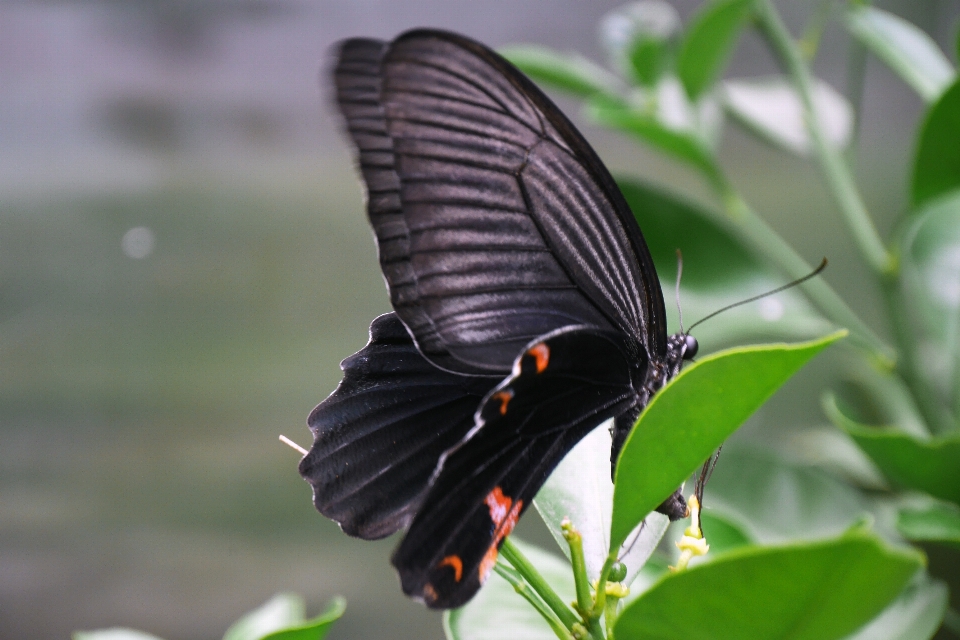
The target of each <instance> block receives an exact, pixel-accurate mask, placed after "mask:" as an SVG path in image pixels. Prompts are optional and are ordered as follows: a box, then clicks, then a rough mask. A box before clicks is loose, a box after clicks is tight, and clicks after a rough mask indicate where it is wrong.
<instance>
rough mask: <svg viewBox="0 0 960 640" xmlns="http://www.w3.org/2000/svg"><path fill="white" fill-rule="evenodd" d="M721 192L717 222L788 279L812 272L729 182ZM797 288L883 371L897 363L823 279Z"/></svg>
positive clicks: (889, 348)
mask: <svg viewBox="0 0 960 640" xmlns="http://www.w3.org/2000/svg"><path fill="white" fill-rule="evenodd" d="M721 189H722V197H723V202H724V206H725V208H726V212H727V216H726V217H725V218H720V219H719V222H721V224H722V225H723V226H724V227H726V228H727V229H728V230H729V231H730V232H732V233H734V234H736V236H737V237H739V238H742V239H743V240H745V241H746V242H748V243H749V245H750V247H751V248H752V249H753V250H754V251H755V252H756V253H757V254H759V255H760V257H762V258H763V259H764V260H766V261H767V262H769V263H771V264H774V265H777V266H778V267H780V269H782V270H783V271H784V273H785V274H786V275H787V276H788V277H790V278H801V277H803V276H805V275H807V274H808V273H810V272H811V271H813V267H812V266H811V265H810V264H809V263H808V262H807V261H806V260H804V259H803V258H802V257H801V256H800V254H799V253H797V251H796V250H795V249H794V248H793V247H792V246H790V244H788V243H787V242H786V241H785V240H784V239H783V238H782V237H780V234H778V233H777V232H776V231H774V230H773V229H772V228H771V227H770V225H768V224H767V223H766V221H765V220H764V219H763V218H761V217H760V216H759V215H758V214H757V213H756V212H755V211H754V210H753V209H752V208H751V207H750V205H749V204H747V202H746V201H744V200H743V198H742V197H740V194H739V193H737V191H736V190H735V189H734V187H733V186H732V185H731V184H730V183H729V182H724V183H723V184H722V186H721ZM800 287H801V289H802V290H803V292H804V293H805V294H806V295H807V297H809V299H810V300H811V302H813V304H815V305H816V306H817V308H818V309H820V311H821V313H823V314H824V315H825V316H826V317H827V318H829V319H830V320H832V321H833V322H835V323H837V324H838V325H840V326H842V327H846V328H847V329H850V334H851V335H850V339H851V341H852V342H853V343H854V344H855V345H856V346H858V347H860V348H861V349H864V350H865V351H867V352H868V353H870V355H872V356H873V358H874V360H876V361H877V362H878V363H880V365H881V366H883V367H884V368H886V369H890V368H892V367H893V364H894V362H895V361H896V355H895V352H894V351H893V349H892V348H891V347H890V346H889V345H887V344H886V343H885V342H884V341H883V340H881V339H880V337H879V336H878V335H877V334H876V333H874V331H873V330H872V329H870V327H868V326H867V325H866V324H865V323H864V322H863V321H862V320H861V319H860V318H859V317H858V316H857V314H856V313H854V312H853V310H852V309H850V307H849V306H847V303H846V302H844V301H843V299H842V298H841V297H840V296H839V295H837V292H836V291H834V290H833V288H831V287H830V285H829V284H827V283H826V281H824V280H823V278H814V279H812V280H808V281H807V282H805V283H803V284H802V285H800Z"/></svg>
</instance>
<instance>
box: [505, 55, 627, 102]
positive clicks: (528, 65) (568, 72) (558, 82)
mask: <svg viewBox="0 0 960 640" xmlns="http://www.w3.org/2000/svg"><path fill="white" fill-rule="evenodd" d="M499 53H500V55H502V56H503V57H504V58H506V59H507V60H509V61H510V62H512V63H513V64H514V65H516V67H517V68H518V69H520V70H521V71H523V72H524V73H525V74H527V75H528V76H530V78H532V79H533V80H535V81H536V82H538V83H543V84H544V85H547V86H550V87H554V88H557V89H561V90H563V91H567V92H569V93H572V94H574V95H577V96H591V95H594V94H598V93H599V94H607V95H610V96H616V95H618V94H619V93H620V92H621V91H622V83H621V82H620V80H619V79H618V78H617V77H616V76H614V75H613V74H612V73H610V72H609V71H607V70H606V69H604V68H603V67H601V66H600V65H598V64H596V63H594V62H591V61H590V60H588V59H587V58H584V57H583V56H581V55H580V54H577V53H560V52H558V51H554V50H553V49H550V48H548V47H541V46H538V45H514V46H509V47H503V48H501V49H500V50H499Z"/></svg>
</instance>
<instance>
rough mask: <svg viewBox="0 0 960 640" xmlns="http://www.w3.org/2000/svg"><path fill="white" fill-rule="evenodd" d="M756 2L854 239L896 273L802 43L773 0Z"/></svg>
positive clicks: (871, 260)
mask: <svg viewBox="0 0 960 640" xmlns="http://www.w3.org/2000/svg"><path fill="white" fill-rule="evenodd" d="M755 6H756V12H757V18H758V21H759V25H760V28H761V30H762V31H763V33H764V35H766V36H767V39H768V40H769V42H770V44H771V46H772V47H773V49H774V51H775V53H776V54H777V56H778V57H779V58H780V60H781V61H782V62H783V64H784V66H785V67H786V68H787V71H788V72H789V73H790V76H791V77H792V78H793V83H794V85H795V87H796V89H797V93H798V94H799V95H800V102H801V104H802V105H803V115H804V120H805V121H806V125H807V131H808V132H809V134H810V137H811V139H812V140H813V146H814V149H815V150H816V153H817V156H818V158H819V160H820V165H821V167H822V169H823V173H824V175H825V177H826V178H827V182H828V183H829V185H830V190H831V192H832V194H833V197H834V199H835V200H836V201H837V204H838V205H839V207H840V211H841V213H842V214H843V219H844V221H845V222H846V223H847V227H848V229H849V231H850V234H851V236H852V237H853V239H854V242H855V243H856V245H857V247H858V249H859V250H860V253H861V254H862V255H863V258H864V260H866V262H867V264H868V265H870V267H871V268H872V269H873V271H874V272H875V273H876V274H878V275H888V274H894V273H896V270H897V262H896V260H895V259H894V258H893V256H891V255H890V253H889V252H888V251H887V248H886V246H885V245H884V244H883V241H882V240H881V239H880V234H879V233H878V232H877V229H876V227H875V226H874V225H873V220H871V218H870V215H869V214H868V213H867V207H866V205H865V204H864V203H863V199H862V198H861V197H860V192H859V191H858V190H857V187H856V184H855V183H854V180H853V176H852V175H851V174H850V171H849V169H848V168H847V165H846V164H845V163H844V161H843V157H842V156H841V155H840V152H839V151H838V150H837V149H836V147H834V146H833V145H832V144H831V143H830V142H829V141H828V140H827V137H826V134H825V133H824V131H823V126H822V125H821V123H820V117H819V116H818V114H817V111H816V109H815V108H814V104H813V80H812V79H811V76H810V69H809V68H808V67H807V63H806V62H805V61H804V59H803V55H802V54H801V53H800V49H799V47H798V46H797V44H796V42H795V41H794V39H793V37H792V36H791V35H790V32H789V31H788V30H787V27H786V25H785V24H784V23H783V20H782V18H781V17H780V14H779V13H777V10H776V8H775V7H774V6H773V3H772V2H771V1H770V0H757V1H756V5H755Z"/></svg>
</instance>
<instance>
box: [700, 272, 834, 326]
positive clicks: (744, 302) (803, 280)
mask: <svg viewBox="0 0 960 640" xmlns="http://www.w3.org/2000/svg"><path fill="white" fill-rule="evenodd" d="M826 268H827V259H826V258H824V259H823V261H822V262H821V263H820V266H818V267H817V268H816V269H814V270H813V271H811V272H810V273H808V274H807V275H805V276H803V277H802V278H797V279H796V280H794V281H793V282H788V283H787V284H785V285H783V286H780V287H777V288H776V289H772V290H770V291H767V292H766V293H761V294H760V295H758V296H753V297H752V298H747V299H746V300H741V301H740V302H734V303H733V304H728V305H727V306H725V307H723V308H722V309H717V310H716V311H714V312H713V313H711V314H710V315H708V316H706V317H705V318H700V319H699V320H697V321H696V322H694V323H693V324H692V325H690V329H688V330H687V332H688V333H689V332H690V331H692V330H693V328H694V327H695V326H697V325H698V324H701V323H703V322H706V321H707V320H709V319H710V318H712V317H713V316H715V315H719V314H721V313H723V312H724V311H729V310H730V309H734V308H736V307H739V306H741V305H744V304H747V303H749V302H755V301H757V300H760V299H762V298H766V297H767V296H772V295H774V294H776V293H780V292H781V291H784V290H786V289H789V288H790V287H795V286H797V285H798V284H801V283H803V282H806V281H807V280H809V279H810V278H814V277H816V276H818V275H820V272H821V271H823V270H824V269H826Z"/></svg>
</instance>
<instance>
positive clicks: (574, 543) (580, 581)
mask: <svg viewBox="0 0 960 640" xmlns="http://www.w3.org/2000/svg"><path fill="white" fill-rule="evenodd" d="M560 529H561V530H562V531H563V538H564V540H566V541H567V545H568V546H569V547H570V564H571V565H572V566H573V583H574V585H575V586H576V590H577V608H578V609H579V610H580V613H581V615H584V616H586V615H589V612H590V609H592V608H593V596H591V595H590V580H589V579H588V578H587V561H586V558H584V555H583V536H581V535H580V532H579V531H577V530H576V529H575V528H574V526H573V524H572V523H571V522H570V520H568V519H567V518H564V519H563V522H561V523H560Z"/></svg>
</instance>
